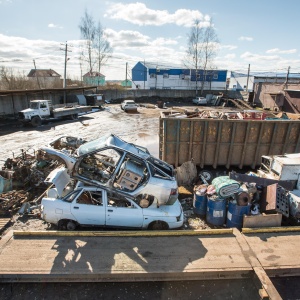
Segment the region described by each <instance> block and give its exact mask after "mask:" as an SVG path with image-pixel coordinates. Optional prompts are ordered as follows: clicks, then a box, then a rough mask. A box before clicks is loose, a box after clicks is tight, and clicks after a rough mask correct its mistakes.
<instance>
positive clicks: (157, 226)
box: [148, 221, 169, 230]
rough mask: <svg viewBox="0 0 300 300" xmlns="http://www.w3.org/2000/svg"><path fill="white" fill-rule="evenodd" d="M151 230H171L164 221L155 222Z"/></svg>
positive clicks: (151, 225) (150, 226) (150, 227)
mask: <svg viewBox="0 0 300 300" xmlns="http://www.w3.org/2000/svg"><path fill="white" fill-rule="evenodd" d="M148 228H149V229H150V230H166V229H168V228H169V226H168V224H167V223H165V222H162V221H154V222H152V223H151V224H150V225H149V227H148Z"/></svg>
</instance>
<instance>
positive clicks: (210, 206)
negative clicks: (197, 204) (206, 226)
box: [206, 197, 226, 226]
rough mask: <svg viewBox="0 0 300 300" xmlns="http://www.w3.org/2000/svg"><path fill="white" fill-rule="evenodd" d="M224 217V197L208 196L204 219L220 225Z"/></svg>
mask: <svg viewBox="0 0 300 300" xmlns="http://www.w3.org/2000/svg"><path fill="white" fill-rule="evenodd" d="M225 219H226V199H223V198H216V197H208V198H207V210H206V221H207V222H208V223H210V224H212V225H216V226H222V225H223V224H224V223H225Z"/></svg>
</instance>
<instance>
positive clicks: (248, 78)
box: [246, 64, 250, 92]
mask: <svg viewBox="0 0 300 300" xmlns="http://www.w3.org/2000/svg"><path fill="white" fill-rule="evenodd" d="M249 75H250V64H249V65H248V74H247V85H246V92H248V83H249Z"/></svg>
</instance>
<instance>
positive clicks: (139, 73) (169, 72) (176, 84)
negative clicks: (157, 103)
mask: <svg viewBox="0 0 300 300" xmlns="http://www.w3.org/2000/svg"><path fill="white" fill-rule="evenodd" d="M196 76H197V77H196ZM226 79H227V70H206V71H203V70H197V72H196V70H195V69H182V68H166V67H162V66H159V65H154V64H149V63H143V62H138V63H137V64H136V65H135V66H134V67H133V68H132V81H133V83H134V84H133V86H132V88H140V89H195V88H197V87H200V86H201V85H203V87H204V89H211V90H214V89H215V90H223V89H224V90H225V89H226Z"/></svg>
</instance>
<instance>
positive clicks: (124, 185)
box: [41, 134, 178, 205]
mask: <svg viewBox="0 0 300 300" xmlns="http://www.w3.org/2000/svg"><path fill="white" fill-rule="evenodd" d="M41 150H42V151H45V152H46V153H47V154H48V155H50V156H51V157H54V158H56V159H59V160H62V161H63V162H64V164H65V165H66V167H67V169H68V173H69V175H70V176H71V178H73V179H76V180H78V181H80V182H84V183H85V184H87V185H92V186H97V187H102V188H109V189H113V190H115V191H117V192H120V193H123V194H125V195H130V196H132V197H137V196H138V195H140V194H148V195H152V196H154V197H155V198H157V199H158V203H159V205H172V204H173V203H174V202H175V201H176V200H177V198H178V186H177V182H176V179H175V177H174V169H173V167H172V166H171V165H169V164H167V163H165V162H164V161H161V160H159V159H157V158H155V157H153V156H152V155H151V154H150V153H149V151H148V150H147V149H146V148H143V147H140V146H137V145H134V144H130V143H127V142H125V141H123V140H122V139H120V138H119V137H117V136H116V135H113V134H108V135H105V136H103V137H101V138H99V139H96V140H93V141H90V142H87V143H85V144H83V145H81V146H80V147H79V148H78V149H77V151H76V152H75V153H74V154H70V153H68V152H66V151H63V150H57V149H53V148H51V147H44V148H41Z"/></svg>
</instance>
